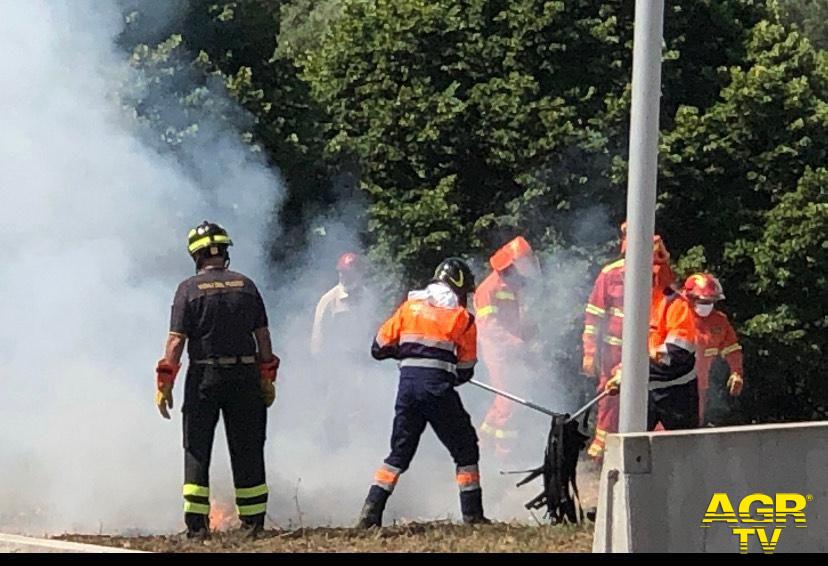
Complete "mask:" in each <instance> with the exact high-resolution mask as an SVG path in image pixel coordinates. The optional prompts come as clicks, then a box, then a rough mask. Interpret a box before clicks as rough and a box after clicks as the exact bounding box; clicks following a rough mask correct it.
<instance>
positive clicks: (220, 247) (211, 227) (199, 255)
mask: <svg viewBox="0 0 828 566" xmlns="http://www.w3.org/2000/svg"><path fill="white" fill-rule="evenodd" d="M232 245H233V241H232V240H231V239H230V236H229V235H228V234H227V230H225V229H224V228H222V227H221V225H219V224H215V223H213V222H208V221H207V220H205V221H204V222H202V223H201V224H199V225H198V226H196V227H195V228H193V229H192V230H190V233H189V234H187V251H188V252H190V256H192V258H193V260H195V262H196V266H198V265H199V263H200V261H201V260H202V259H204V258H208V257H216V256H223V257H224V258H225V259H229V257H230V256H229V254H228V252H227V248H228V247H229V246H232Z"/></svg>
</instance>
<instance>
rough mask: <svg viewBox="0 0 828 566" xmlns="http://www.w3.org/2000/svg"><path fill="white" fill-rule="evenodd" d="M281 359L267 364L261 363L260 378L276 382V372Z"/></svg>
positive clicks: (275, 357)
mask: <svg viewBox="0 0 828 566" xmlns="http://www.w3.org/2000/svg"><path fill="white" fill-rule="evenodd" d="M279 362H280V360H279V357H278V356H273V359H272V360H270V361H267V362H259V377H260V378H261V379H263V380H265V381H276V370H278V369H279Z"/></svg>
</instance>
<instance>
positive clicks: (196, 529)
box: [184, 513, 210, 540]
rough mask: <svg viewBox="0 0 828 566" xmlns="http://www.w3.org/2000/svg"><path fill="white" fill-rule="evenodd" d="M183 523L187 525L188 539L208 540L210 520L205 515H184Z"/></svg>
mask: <svg viewBox="0 0 828 566" xmlns="http://www.w3.org/2000/svg"><path fill="white" fill-rule="evenodd" d="M184 522H185V523H186V524H187V538H188V539H202V540H206V539H208V538H210V519H209V517H208V516H207V515H199V514H196V513H185V514H184Z"/></svg>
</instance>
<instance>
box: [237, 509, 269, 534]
mask: <svg viewBox="0 0 828 566" xmlns="http://www.w3.org/2000/svg"><path fill="white" fill-rule="evenodd" d="M264 519H265V516H264V514H261V515H251V516H249V517H242V518H241V533H242V535H243V536H244V537H245V538H251V539H252V538H257V537H258V536H259V535H261V534H262V532H263V531H264Z"/></svg>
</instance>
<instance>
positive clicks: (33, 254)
mask: <svg viewBox="0 0 828 566" xmlns="http://www.w3.org/2000/svg"><path fill="white" fill-rule="evenodd" d="M0 11H2V13H3V18H2V21H1V22H0V48H1V49H0V51H2V53H0V73H1V74H2V76H4V77H6V80H5V81H4V88H3V89H2V92H0V107H2V108H3V109H4V112H3V114H4V117H3V128H2V130H0V190H2V195H3V205H2V208H0V239H2V241H3V259H2V262H0V278H2V281H3V292H2V293H1V294H0V312H2V320H3V324H2V327H0V381H2V385H3V388H2V389H3V395H2V396H0V444H2V446H3V450H2V453H0V474H2V482H0V502H2V504H1V505H0V527H5V526H6V524H8V525H9V526H8V528H17V529H23V530H27V531H35V532H37V531H59V530H79V531H93V530H94V531H98V530H99V529H103V530H106V531H112V530H118V529H125V528H129V527H135V528H139V529H148V530H153V531H165V530H174V529H177V528H178V527H179V526H180V524H181V516H180V509H181V496H180V491H181V487H180V485H181V479H182V478H181V471H182V467H183V466H182V459H183V456H182V450H181V448H180V446H181V433H180V414H178V413H177V418H176V420H175V421H174V422H173V423H169V422H166V421H162V419H161V418H160V417H159V416H158V414H157V412H156V410H155V408H154V406H153V403H152V399H153V389H154V384H153V381H154V379H153V367H154V362H155V360H157V359H158V357H159V356H160V354H161V353H162V346H163V340H164V337H165V335H166V331H167V324H168V317H169V306H170V303H171V299H172V293H173V291H174V289H175V285H176V284H177V283H178V281H180V280H181V279H183V278H185V277H187V276H189V275H191V274H192V269H193V266H192V263H191V262H190V260H189V259H188V257H187V256H186V248H185V244H186V233H187V230H188V229H189V228H190V227H191V226H193V225H195V224H197V223H198V222H200V221H201V220H202V219H204V218H210V219H215V220H218V221H220V222H222V223H223V224H224V225H225V227H226V228H227V229H228V230H229V231H230V232H231V234H232V235H233V237H234V238H235V239H236V241H238V242H239V245H238V246H237V247H236V248H234V254H233V260H234V263H235V264H236V265H238V266H240V267H241V268H246V269H247V271H249V272H252V273H251V275H253V276H254V277H255V276H257V275H259V274H261V273H262V272H263V269H262V268H263V267H264V266H265V265H266V264H265V262H264V257H265V256H264V253H263V252H264V249H265V244H266V242H265V241H264V236H265V234H266V233H267V231H266V229H265V227H266V226H267V224H268V223H269V218H270V216H271V214H272V213H273V211H274V210H275V207H276V205H277V204H278V202H279V201H280V199H281V195H282V192H283V191H282V187H281V184H280V181H279V179H278V175H277V174H276V173H274V172H273V171H269V170H268V169H267V168H266V167H265V166H264V165H263V164H262V163H260V162H259V161H258V160H257V158H255V156H254V154H252V153H251V152H249V151H248V150H247V149H246V148H245V147H244V146H243V144H242V143H241V142H240V141H238V135H237V134H235V133H233V132H226V131H222V127H221V126H220V125H219V124H210V123H209V122H206V123H204V124H202V126H203V127H204V128H207V129H208V130H209V129H213V130H214V131H213V132H211V135H208V136H204V137H203V140H204V141H203V142H201V143H200V145H199V146H196V147H193V148H192V150H191V152H192V153H191V155H190V157H191V159H190V160H188V163H187V165H186V167H185V166H183V165H181V164H179V163H178V162H177V160H176V159H175V158H174V157H173V156H172V155H169V154H167V155H165V154H163V153H159V152H158V151H157V150H156V149H153V148H152V147H150V146H149V145H148V144H146V143H145V142H144V141H143V140H144V139H145V137H144V136H145V135H146V132H144V131H142V130H141V127H140V125H139V124H138V123H137V122H136V121H135V120H134V119H133V118H132V117H131V116H129V115H128V114H126V113H125V112H124V111H123V110H122V108H121V105H120V103H119V95H118V88H119V86H120V85H123V84H125V83H127V82H128V81H127V79H128V78H129V76H128V73H130V69H129V67H128V65H127V64H126V58H125V56H124V54H122V53H120V52H118V51H117V50H116V48H115V43H114V42H115V40H116V38H117V36H118V34H119V33H120V31H121V29H122V26H123V20H122V16H121V14H120V13H119V11H118V9H117V5H116V4H115V3H111V2H93V1H91V0H90V1H75V0H73V1H72V2H69V1H65V2H61V1H49V2H47V1H31V2H16V1H13V0H8V1H3V2H0ZM196 179H197V180H198V182H196ZM177 389H178V391H177V393H178V395H179V397H178V398H177V399H176V401H178V405H177V407H176V408H178V407H179V406H180V401H181V399H180V395H181V393H180V391H181V388H180V387H178V388H177Z"/></svg>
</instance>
